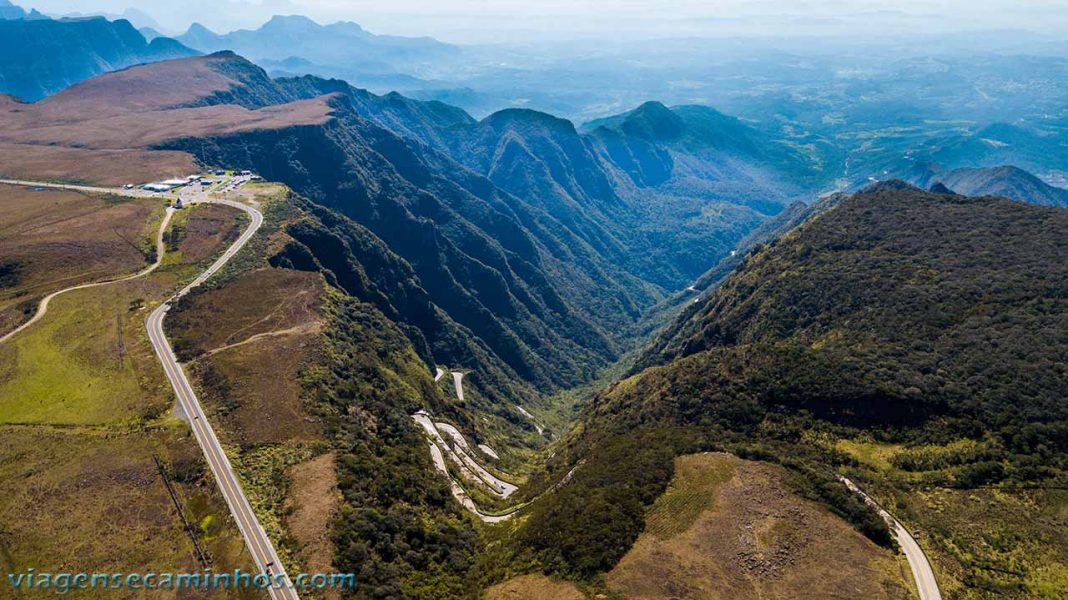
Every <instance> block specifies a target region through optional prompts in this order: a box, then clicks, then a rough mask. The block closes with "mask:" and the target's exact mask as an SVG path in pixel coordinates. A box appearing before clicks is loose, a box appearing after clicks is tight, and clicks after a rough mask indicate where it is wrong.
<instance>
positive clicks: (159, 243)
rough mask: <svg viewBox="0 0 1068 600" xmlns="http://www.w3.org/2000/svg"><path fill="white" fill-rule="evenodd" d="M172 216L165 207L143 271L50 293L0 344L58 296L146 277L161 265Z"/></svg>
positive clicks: (36, 318) (34, 319)
mask: <svg viewBox="0 0 1068 600" xmlns="http://www.w3.org/2000/svg"><path fill="white" fill-rule="evenodd" d="M173 215H174V209H173V208H170V207H167V211H166V213H165V214H164V215H163V222H161V223H160V226H159V233H158V234H157V235H156V262H154V263H152V264H151V265H149V266H147V267H145V268H144V269H141V270H140V271H138V272H136V273H134V274H133V275H127V276H125V277H117V278H115V279H105V280H104V281H94V282H92V283H83V284H81V285H76V286H72V287H69V288H64V289H62V290H59V291H57V292H52V293H51V294H49V295H47V296H45V297H44V298H43V299H42V300H41V303H40V304H38V305H37V312H36V313H34V315H33V317H31V318H30V320H29V321H26V322H25V323H23V324H22V325H19V326H18V327H16V328H15V329H13V330H12V331H10V332H8V333H7V334H5V335H4V336H3V337H0V344H2V343H4V342H6V341H7V340H9V339H11V338H12V337H14V336H15V335H16V334H17V333H19V332H21V331H23V330H24V329H27V328H29V327H30V326H31V325H33V324H34V323H36V322H37V321H40V320H41V318H42V317H44V316H45V314H47V313H48V303H49V302H51V301H52V299H53V298H55V297H56V296H59V295H60V294H66V293H67V292H73V291H75V290H85V289H89V288H94V287H100V286H103V285H111V284H113V283H121V282H123V281H130V280H131V279H137V278H139V277H144V276H145V275H148V274H149V273H151V272H152V271H155V270H156V269H157V268H159V266H160V265H161V264H162V263H163V254H164V252H166V247H165V246H164V244H163V234H164V233H166V231H167V225H168V224H169V223H170V221H171V217H172V216H173Z"/></svg>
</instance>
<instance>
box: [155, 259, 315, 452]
mask: <svg viewBox="0 0 1068 600" xmlns="http://www.w3.org/2000/svg"><path fill="white" fill-rule="evenodd" d="M322 293H323V287H322V279H321V278H320V277H319V276H318V275H316V274H313V273H305V272H299V271H287V270H279V269H261V270H258V271H253V272H250V273H246V274H243V275H241V276H239V277H238V278H236V279H235V280H233V281H231V282H229V283H228V284H227V285H225V286H223V287H221V288H219V289H216V290H211V291H209V292H206V293H204V294H200V295H197V296H195V297H193V298H192V299H191V300H190V305H189V306H188V308H183V310H182V311H180V312H178V313H176V314H175V315H173V317H172V318H173V320H172V321H171V322H170V323H169V327H170V328H171V331H173V336H174V339H175V340H176V344H179V345H181V346H183V347H186V348H190V349H191V350H192V353H193V354H195V355H199V356H200V358H199V359H198V360H197V361H196V365H195V367H194V369H193V370H194V372H195V373H196V374H197V375H198V376H199V377H200V379H201V383H202V385H204V387H207V388H212V387H213V385H214V388H215V389H214V390H212V389H209V393H207V394H205V396H204V399H205V402H206V403H207V404H208V406H209V408H210V410H212V411H213V412H215V413H216V414H217V418H220V419H222V420H223V423H224V424H225V425H224V427H223V429H224V430H225V431H226V432H227V433H226V436H227V437H229V438H230V439H234V440H240V441H241V442H243V443H253V444H257V443H285V442H288V441H292V440H294V439H307V440H314V439H317V437H318V427H317V425H316V424H315V422H314V420H313V419H312V418H311V416H310V415H308V414H307V411H306V409H305V407H304V405H303V402H302V400H301V397H300V393H301V388H300V372H301V370H302V369H303V368H304V367H305V366H306V365H307V364H308V363H309V361H311V360H313V359H314V357H316V356H317V353H318V351H319V338H318V335H317V333H318V330H319V314H318V309H319V306H320V297H321V294H322ZM209 352H210V354H207V353H209ZM209 378H210V379H211V380H212V381H214V382H215V383H214V384H213V383H211V382H209V381H208V379H209ZM219 381H222V382H224V384H223V388H224V389H226V390H228V391H227V392H226V393H225V394H222V393H220V392H219V391H218V388H219V385H218V382H219Z"/></svg>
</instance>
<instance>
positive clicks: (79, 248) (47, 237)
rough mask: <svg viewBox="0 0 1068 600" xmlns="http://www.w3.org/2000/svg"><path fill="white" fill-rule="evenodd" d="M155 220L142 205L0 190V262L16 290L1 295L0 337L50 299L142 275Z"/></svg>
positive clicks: (152, 209)
mask: <svg viewBox="0 0 1068 600" xmlns="http://www.w3.org/2000/svg"><path fill="white" fill-rule="evenodd" d="M162 214H163V205H162V204H161V203H158V202H153V201H148V200H138V201H134V200H123V201H114V200H112V201H109V200H106V199H104V198H103V197H100V196H97V195H91V194H84V193H81V192H75V191H68V190H54V189H45V190H41V191H36V192H35V191H32V190H31V189H30V188H26V187H21V186H9V185H0V215H3V216H2V220H0V261H2V262H15V263H18V278H17V282H16V283H15V285H14V286H12V287H7V288H2V289H0V334H2V333H4V332H7V331H10V330H11V329H13V328H15V327H16V326H18V324H19V323H21V322H22V321H23V320H25V317H26V316H28V315H25V314H24V311H23V310H22V309H23V308H27V309H29V310H30V311H31V312H32V310H34V309H35V308H36V301H37V300H38V299H39V298H41V297H42V296H44V295H46V294H48V293H50V292H53V291H56V290H58V289H62V288H66V287H70V286H73V285H77V284H80V283H85V282H87V281H93V280H99V279H106V278H109V277H114V276H116V275H121V274H126V273H133V272H136V271H137V270H139V269H141V268H143V267H144V266H145V265H146V264H147V260H146V255H145V254H144V252H145V251H147V250H148V249H149V248H150V247H151V246H153V245H154V244H155V235H156V228H157V227H158V220H159V218H161V217H162Z"/></svg>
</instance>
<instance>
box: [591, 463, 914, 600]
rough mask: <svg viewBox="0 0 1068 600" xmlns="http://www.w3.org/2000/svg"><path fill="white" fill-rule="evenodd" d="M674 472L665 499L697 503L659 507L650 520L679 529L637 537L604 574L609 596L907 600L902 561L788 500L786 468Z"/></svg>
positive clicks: (726, 466)
mask: <svg viewBox="0 0 1068 600" xmlns="http://www.w3.org/2000/svg"><path fill="white" fill-rule="evenodd" d="M677 468H678V470H677V475H676V479H675V480H674V481H673V483H672V487H671V488H670V490H669V494H672V495H674V496H675V497H676V498H679V499H682V498H685V497H687V496H697V498H694V499H692V501H689V500H686V501H682V500H679V501H675V502H661V503H658V504H657V506H656V508H654V513H653V514H652V515H651V516H650V519H649V521H650V523H654V524H655V523H658V522H661V524H662V525H663V524H667V525H670V524H672V523H674V524H684V525H685V527H678V528H676V527H671V526H664V527H660V528H658V531H659V532H660V534H661V535H663V536H664V537H660V536H658V535H657V533H653V532H650V533H645V534H643V535H642V536H641V537H640V538H639V539H638V541H637V543H635V545H634V547H633V548H632V549H631V550H630V552H628V553H627V555H626V556H625V557H624V558H623V560H622V561H620V563H619V564H618V565H617V566H616V568H615V569H613V570H612V571H611V572H610V573H609V574H608V575H607V577H606V581H607V585H608V587H609V589H610V590H612V591H614V592H616V593H619V594H621V595H623V596H624V597H627V598H634V599H649V600H653V599H669V598H695V599H697V598H701V599H721V598H722V599H732V600H733V599H740V598H761V599H766V600H770V599H776V598H782V599H793V598H842V599H845V598H850V599H852V598H869V599H878V598H909V597H910V594H911V591H910V588H909V583H908V582H909V579H908V578H909V576H910V575H909V573H908V572H907V571H906V570H904V568H903V561H899V560H898V559H897V558H896V557H895V556H894V555H893V554H892V553H890V552H889V551H886V550H884V549H881V548H879V547H877V546H875V545H874V544H873V543H871V542H870V541H869V540H868V539H867V538H864V537H863V536H862V535H860V534H859V533H858V532H857V531H856V530H854V529H853V528H852V527H850V526H849V525H848V524H846V523H845V522H844V521H842V520H841V519H839V518H837V517H835V516H834V515H832V514H830V513H829V512H828V511H827V510H825V509H824V508H822V507H820V506H818V505H816V504H814V503H812V502H809V501H807V500H804V499H802V498H800V497H798V496H796V495H795V494H793V493H792V492H791V491H790V489H789V487H788V484H787V482H786V477H787V476H788V474H787V473H786V472H785V470H783V469H781V468H779V467H776V466H772V465H768V464H764V463H757V462H751V461H743V460H741V459H738V458H736V457H733V456H730V455H726V454H700V455H691V456H685V457H680V458H679V459H678V462H677ZM705 497H709V498H708V500H709V501H708V503H707V506H706V507H704V508H703V509H702V510H701V512H700V514H698V515H697V516H696V517H694V516H693V512H694V511H692V510H690V508H692V506H693V505H694V504H701V503H702V502H704V501H705ZM680 507H681V508H680ZM657 512H660V513H661V514H660V515H658V514H657ZM664 513H666V514H664ZM687 523H688V524H687Z"/></svg>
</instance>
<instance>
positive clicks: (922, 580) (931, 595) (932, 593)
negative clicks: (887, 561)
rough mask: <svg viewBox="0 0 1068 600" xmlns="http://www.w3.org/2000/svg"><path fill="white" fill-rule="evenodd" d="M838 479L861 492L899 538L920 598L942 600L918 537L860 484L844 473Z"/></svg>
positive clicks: (897, 538)
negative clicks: (861, 487) (866, 492)
mask: <svg viewBox="0 0 1068 600" xmlns="http://www.w3.org/2000/svg"><path fill="white" fill-rule="evenodd" d="M838 479H839V480H840V481H841V482H842V483H844V484H845V486H846V487H847V488H849V489H850V490H851V491H852V492H853V493H855V494H859V495H860V496H861V497H862V498H864V501H865V502H867V503H868V505H869V506H871V507H872V508H874V509H875V510H876V512H878V513H879V516H881V517H882V518H883V519H885V520H886V522H887V524H889V525H890V533H892V534H893V535H894V539H895V540H897V543H898V544H899V545H900V546H901V550H902V551H903V552H904V553H905V558H907V559H908V561H909V568H910V569H911V570H912V578H913V579H914V580H915V581H916V589H917V590H919V592H920V600H942V592H941V591H939V589H938V582H937V581H935V576H934V570H933V569H932V568H931V563H930V561H928V560H927V555H926V554H924V553H923V549H922V548H920V544H919V543H918V542H917V541H916V538H914V537H912V534H911V533H909V530H908V529H905V526H904V525H902V524H901V522H900V521H898V520H897V519H895V518H894V516H893V515H891V514H890V513H889V512H887V511H886V509H884V508H883V507H882V506H880V505H879V503H878V502H876V501H875V500H874V499H872V497H871V496H869V495H867V494H865V493H864V490H862V489H860V486H858V485H857V484H855V483H853V482H852V481H851V480H850V479H849V478H848V477H845V476H842V475H839V476H838Z"/></svg>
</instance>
